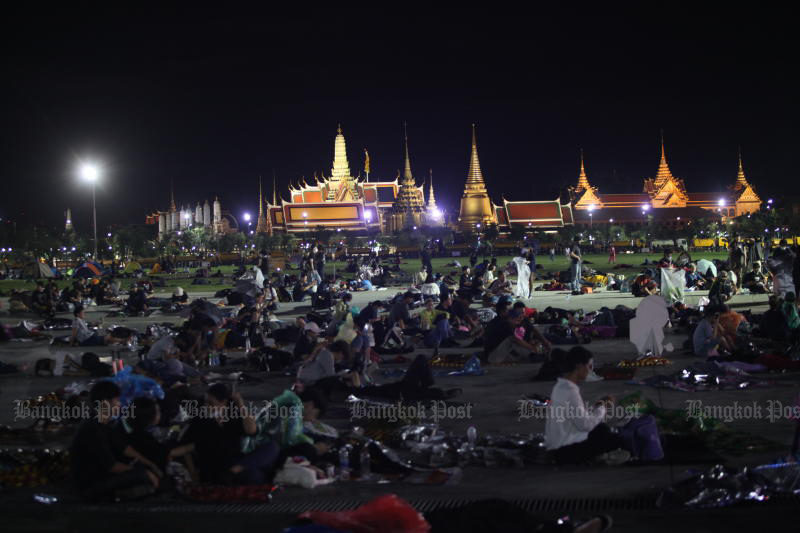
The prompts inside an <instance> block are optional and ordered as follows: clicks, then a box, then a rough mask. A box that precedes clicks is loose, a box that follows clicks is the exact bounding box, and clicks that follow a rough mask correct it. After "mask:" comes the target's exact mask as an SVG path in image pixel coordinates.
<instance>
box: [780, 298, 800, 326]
mask: <svg viewBox="0 0 800 533" xmlns="http://www.w3.org/2000/svg"><path fill="white" fill-rule="evenodd" d="M781 314H783V317H784V319H785V320H786V325H787V326H788V328H789V331H790V332H791V333H797V331H798V330H800V315H798V314H797V298H795V295H794V293H793V292H788V293H786V296H785V297H784V298H783V303H782V304H781Z"/></svg>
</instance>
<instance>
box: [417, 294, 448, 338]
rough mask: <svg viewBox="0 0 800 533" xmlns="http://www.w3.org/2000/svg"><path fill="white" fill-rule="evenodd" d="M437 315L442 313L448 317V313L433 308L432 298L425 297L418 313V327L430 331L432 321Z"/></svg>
mask: <svg viewBox="0 0 800 533" xmlns="http://www.w3.org/2000/svg"><path fill="white" fill-rule="evenodd" d="M439 315H444V317H445V318H447V319H449V318H450V313H448V312H447V311H442V310H440V309H436V308H435V306H434V302H433V298H425V305H424V307H423V308H422V311H420V313H419V326H420V329H422V330H423V331H430V330H431V329H433V323H434V322H435V320H436V317H437V316H439Z"/></svg>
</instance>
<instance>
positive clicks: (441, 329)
mask: <svg viewBox="0 0 800 533" xmlns="http://www.w3.org/2000/svg"><path fill="white" fill-rule="evenodd" d="M432 307H433V306H431V308H432ZM432 310H433V311H434V312H435V311H436V310H435V309H432ZM424 342H425V346H426V347H428V348H433V349H434V352H433V354H434V356H436V355H438V351H439V348H457V347H459V346H460V345H459V344H458V343H457V342H456V340H455V336H454V335H453V330H452V328H451V327H450V321H449V320H447V315H446V314H437V315H435V316H434V319H433V325H432V327H431V329H430V331H428V333H427V334H426V335H425V338H424Z"/></svg>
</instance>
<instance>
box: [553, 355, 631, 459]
mask: <svg viewBox="0 0 800 533" xmlns="http://www.w3.org/2000/svg"><path fill="white" fill-rule="evenodd" d="M562 360H563V362H564V366H563V368H562V375H561V377H559V378H558V379H556V384H555V385H554V386H553V391H552V392H551V393H550V405H549V407H548V408H547V411H546V413H547V419H546V421H545V430H544V443H545V447H546V448H547V450H548V451H550V452H551V453H552V454H553V456H554V458H555V461H556V463H558V464H582V463H586V462H590V461H592V460H594V459H595V458H597V457H598V456H601V455H604V454H609V452H614V453H613V454H609V455H606V456H605V457H604V459H605V462H606V463H608V464H619V463H622V462H625V461H627V460H628V459H629V458H630V454H628V453H626V452H624V451H620V452H616V450H621V449H622V447H623V441H622V437H621V436H620V435H619V434H617V433H614V432H612V431H611V428H610V427H609V426H608V425H607V424H606V423H605V422H604V420H605V418H606V413H607V412H608V410H609V409H610V408H611V407H612V406H613V405H614V398H613V397H612V396H605V397H603V398H601V399H600V400H598V401H597V402H595V404H594V406H593V407H592V408H587V406H586V404H585V403H584V402H583V398H582V397H581V391H580V388H579V387H578V384H579V383H581V382H582V381H584V380H585V379H586V377H587V376H588V375H589V373H590V372H591V371H592V369H593V367H594V360H593V357H592V353H591V352H590V351H588V350H587V349H585V348H583V347H580V346H575V347H573V348H572V349H571V350H570V351H569V352H567V354H566V356H565V357H564V358H563V359H562Z"/></svg>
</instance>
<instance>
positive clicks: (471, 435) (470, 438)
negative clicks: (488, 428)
mask: <svg viewBox="0 0 800 533" xmlns="http://www.w3.org/2000/svg"><path fill="white" fill-rule="evenodd" d="M477 440H478V430H477V428H475V426H470V427H468V428H467V443H468V444H469V447H470V449H473V448H474V447H475V442H476V441H477Z"/></svg>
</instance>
